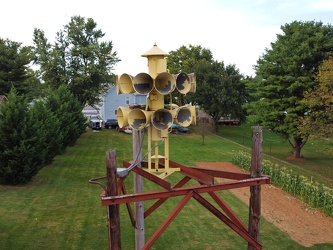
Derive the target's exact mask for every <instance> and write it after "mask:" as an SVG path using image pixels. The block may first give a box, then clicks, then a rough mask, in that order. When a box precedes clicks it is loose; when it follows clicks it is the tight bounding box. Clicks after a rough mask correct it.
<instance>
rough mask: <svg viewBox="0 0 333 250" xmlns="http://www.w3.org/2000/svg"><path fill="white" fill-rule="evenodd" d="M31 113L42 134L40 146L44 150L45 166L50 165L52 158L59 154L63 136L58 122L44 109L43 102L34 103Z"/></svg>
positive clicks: (53, 115) (52, 114)
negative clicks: (43, 138)
mask: <svg viewBox="0 0 333 250" xmlns="http://www.w3.org/2000/svg"><path fill="white" fill-rule="evenodd" d="M31 112H32V116H33V120H34V121H35V123H36V124H37V127H38V130H39V133H43V134H44V136H45V141H44V145H43V146H42V147H43V149H44V150H46V154H45V164H50V163H51V162H52V160H53V158H54V157H55V156H56V155H58V154H60V153H61V146H62V141H63V136H62V133H61V127H60V121H59V119H58V118H57V117H56V115H55V114H54V113H53V112H51V111H50V110H48V109H47V108H46V103H45V101H44V100H37V101H35V102H34V104H33V106H32V108H31Z"/></svg>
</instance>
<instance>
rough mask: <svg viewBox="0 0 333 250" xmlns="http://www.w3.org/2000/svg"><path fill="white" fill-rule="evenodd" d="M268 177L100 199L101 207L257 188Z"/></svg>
mask: <svg viewBox="0 0 333 250" xmlns="http://www.w3.org/2000/svg"><path fill="white" fill-rule="evenodd" d="M269 183H270V181H269V177H260V178H252V179H247V180H242V181H237V182H229V183H221V184H215V185H212V186H207V185H199V186H193V187H182V188H174V189H172V190H160V191H152V192H143V193H140V194H128V195H121V196H109V197H102V205H103V206H108V205H113V204H122V203H126V202H136V201H140V200H141V201H144V200H153V199H161V198H169V197H174V196H181V195H186V194H187V192H188V191H189V190H194V191H196V192H197V193H204V192H213V191H219V190H229V189H233V188H242V187H249V186H258V185H262V184H269Z"/></svg>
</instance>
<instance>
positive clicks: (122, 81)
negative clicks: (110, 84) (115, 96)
mask: <svg viewBox="0 0 333 250" xmlns="http://www.w3.org/2000/svg"><path fill="white" fill-rule="evenodd" d="M132 80H133V76H131V75H129V74H126V73H125V74H122V75H121V76H120V77H119V79H118V82H117V85H118V86H119V89H120V93H123V94H131V93H134V92H135V90H134V88H133V81H132Z"/></svg>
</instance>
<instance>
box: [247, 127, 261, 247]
mask: <svg viewBox="0 0 333 250" xmlns="http://www.w3.org/2000/svg"><path fill="white" fill-rule="evenodd" d="M261 163H262V128H261V127H260V126H255V127H252V157H251V173H250V174H251V178H256V177H260V176H261ZM260 214H261V186H260V185H258V186H251V187H250V204H249V234H250V235H251V236H252V237H253V238H254V239H255V240H256V241H258V242H259V239H260ZM253 249H255V247H254V246H253V245H251V244H250V243H249V244H248V250H253Z"/></svg>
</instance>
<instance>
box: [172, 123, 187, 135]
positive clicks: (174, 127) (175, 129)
mask: <svg viewBox="0 0 333 250" xmlns="http://www.w3.org/2000/svg"><path fill="white" fill-rule="evenodd" d="M171 133H174V134H178V133H190V130H189V129H188V128H185V127H183V126H180V125H178V124H176V123H173V124H172V131H171Z"/></svg>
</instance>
